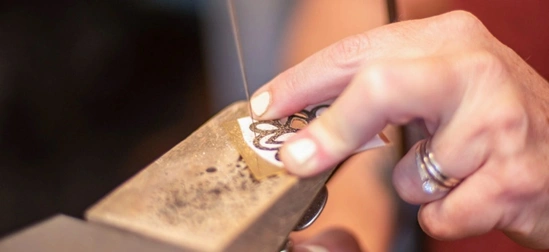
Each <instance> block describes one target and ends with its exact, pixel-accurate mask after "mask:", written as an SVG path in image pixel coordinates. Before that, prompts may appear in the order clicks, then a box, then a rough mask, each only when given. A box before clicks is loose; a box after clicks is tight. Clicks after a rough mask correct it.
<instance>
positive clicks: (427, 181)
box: [416, 139, 461, 194]
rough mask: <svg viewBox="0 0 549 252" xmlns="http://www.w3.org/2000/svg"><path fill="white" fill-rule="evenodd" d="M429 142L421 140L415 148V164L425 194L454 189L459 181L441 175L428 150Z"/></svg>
mask: <svg viewBox="0 0 549 252" xmlns="http://www.w3.org/2000/svg"><path fill="white" fill-rule="evenodd" d="M429 142H430V141H429V140H426V139H425V140H422V141H421V142H420V143H419V144H418V145H417V147H416V163H417V166H418V169H419V174H420V177H421V181H422V189H423V191H424V192H425V193H428V194H434V193H436V192H443V191H449V190H450V189H452V188H454V187H456V186H457V185H458V184H459V183H460V182H461V180H460V179H456V178H452V177H449V176H447V175H445V174H444V173H442V171H441V169H440V165H439V164H438V162H436V161H435V157H434V155H433V153H432V152H431V151H430V149H429V148H428V144H429Z"/></svg>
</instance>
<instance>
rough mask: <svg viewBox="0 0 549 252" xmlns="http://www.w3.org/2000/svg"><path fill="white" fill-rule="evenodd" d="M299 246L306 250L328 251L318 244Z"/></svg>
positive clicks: (309, 251)
mask: <svg viewBox="0 0 549 252" xmlns="http://www.w3.org/2000/svg"><path fill="white" fill-rule="evenodd" d="M300 247H301V248H302V249H303V250H306V251H308V252H329V251H328V249H326V248H325V247H322V246H318V245H301V246H300Z"/></svg>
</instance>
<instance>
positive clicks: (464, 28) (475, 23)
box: [447, 10, 486, 34]
mask: <svg viewBox="0 0 549 252" xmlns="http://www.w3.org/2000/svg"><path fill="white" fill-rule="evenodd" d="M447 18H448V20H449V22H451V24H452V26H453V28H454V29H455V30H456V31H458V32H461V33H467V34H470V33H471V31H485V30H486V29H485V28H484V25H483V24H482V22H481V21H480V20H479V19H478V18H477V17H476V16H475V15H473V14H472V13H471V12H468V11H463V10H457V11H452V12H450V13H448V15H447Z"/></svg>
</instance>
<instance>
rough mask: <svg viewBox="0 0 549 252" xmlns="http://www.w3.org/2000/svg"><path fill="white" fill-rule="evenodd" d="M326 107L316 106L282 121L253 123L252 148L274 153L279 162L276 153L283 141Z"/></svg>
mask: <svg viewBox="0 0 549 252" xmlns="http://www.w3.org/2000/svg"><path fill="white" fill-rule="evenodd" d="M328 107H329V105H318V106H315V107H313V108H312V109H311V110H306V109H304V110H302V111H301V112H298V113H295V114H293V115H291V116H289V117H287V118H284V119H279V120H265V121H256V122H253V123H252V124H250V130H251V131H252V132H254V133H255V137H254V140H253V144H254V146H255V147H256V148H258V149H260V150H267V151H275V159H276V160H277V161H280V158H279V156H278V152H279V149H280V147H281V146H282V144H283V143H284V141H286V140H287V139H288V138H289V137H290V136H291V135H293V134H295V133H296V132H297V131H299V130H300V129H302V128H304V127H305V126H307V125H308V124H309V123H310V122H311V121H312V120H313V119H315V118H317V117H319V116H320V114H322V112H323V111H324V110H325V109H327V108H328Z"/></svg>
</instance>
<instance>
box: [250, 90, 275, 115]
mask: <svg viewBox="0 0 549 252" xmlns="http://www.w3.org/2000/svg"><path fill="white" fill-rule="evenodd" d="M270 102H271V95H270V94H269V92H263V93H261V94H258V95H256V96H254V97H252V99H251V100H250V103H251V107H252V111H253V112H254V115H256V116H261V115H263V114H264V113H265V111H267V107H268V106H269V103H270Z"/></svg>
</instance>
